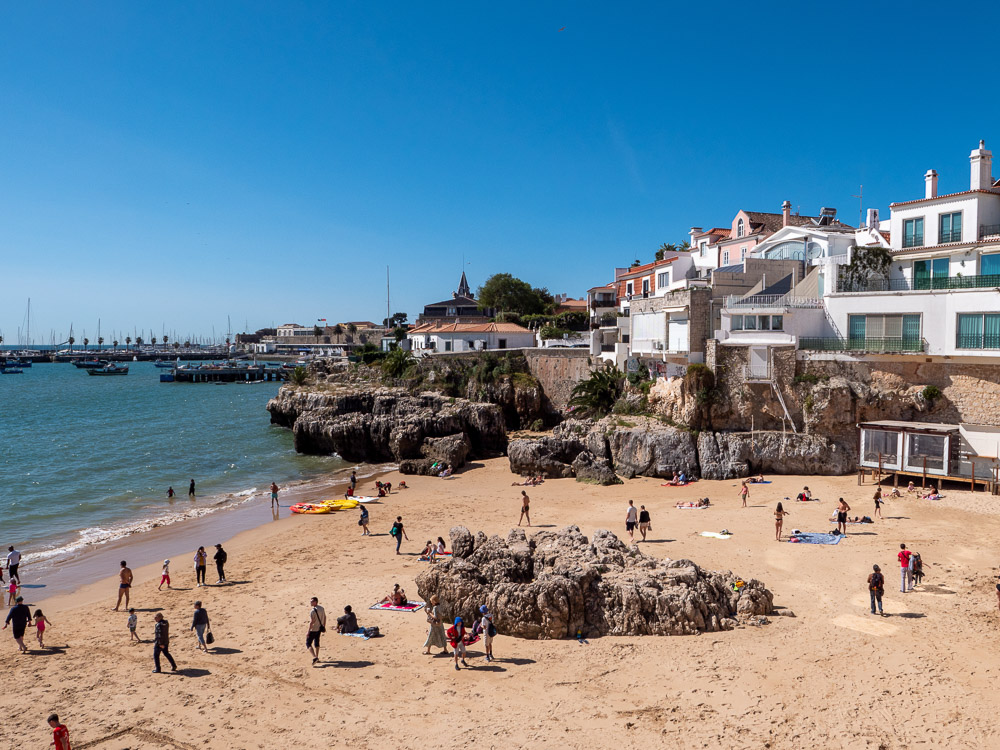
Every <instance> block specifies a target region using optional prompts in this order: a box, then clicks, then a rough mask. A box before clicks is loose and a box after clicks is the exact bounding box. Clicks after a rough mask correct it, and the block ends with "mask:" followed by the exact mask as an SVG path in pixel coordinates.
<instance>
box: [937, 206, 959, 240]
mask: <svg viewBox="0 0 1000 750" xmlns="http://www.w3.org/2000/svg"><path fill="white" fill-rule="evenodd" d="M961 241H962V212H961V211H958V212H956V213H953V214H941V218H940V225H939V231H938V242H939V243H944V242H961Z"/></svg>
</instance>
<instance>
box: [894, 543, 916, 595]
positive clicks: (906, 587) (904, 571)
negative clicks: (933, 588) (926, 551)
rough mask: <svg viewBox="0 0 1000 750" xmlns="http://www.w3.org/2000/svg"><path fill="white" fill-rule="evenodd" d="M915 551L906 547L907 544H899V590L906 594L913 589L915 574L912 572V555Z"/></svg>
mask: <svg viewBox="0 0 1000 750" xmlns="http://www.w3.org/2000/svg"><path fill="white" fill-rule="evenodd" d="M912 554H913V553H912V552H910V550H908V549H906V545H905V544H901V545H899V554H898V555H896V557H898V558H899V587H900V588H899V590H900V591H902V592H903V593H904V594H905V593H906V592H907V591H913V574H912V573H911V572H910V555H912Z"/></svg>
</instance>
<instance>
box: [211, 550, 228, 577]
mask: <svg viewBox="0 0 1000 750" xmlns="http://www.w3.org/2000/svg"><path fill="white" fill-rule="evenodd" d="M212 559H213V560H215V569H216V570H218V571H219V580H218V581H216V583H228V581H227V580H226V561H227V560H228V559H229V555H227V554H226V551H225V550H224V549H222V545H221V544H216V545H215V555H213V556H212Z"/></svg>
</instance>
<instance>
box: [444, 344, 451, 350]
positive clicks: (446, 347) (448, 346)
mask: <svg viewBox="0 0 1000 750" xmlns="http://www.w3.org/2000/svg"><path fill="white" fill-rule="evenodd" d="M444 350H445V351H446V352H450V351H451V342H450V341H445V342H444Z"/></svg>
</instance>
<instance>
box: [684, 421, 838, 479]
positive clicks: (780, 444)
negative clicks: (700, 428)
mask: <svg viewBox="0 0 1000 750" xmlns="http://www.w3.org/2000/svg"><path fill="white" fill-rule="evenodd" d="M698 458H699V462H700V464H701V477H702V479H733V478H735V477H746V476H750V474H756V473H758V472H763V473H765V474H823V475H837V474H850V473H851V472H852V471H854V469H855V467H856V463H855V457H854V456H853V455H851V454H850V453H848V452H847V451H846V450H844V449H843V448H842V447H840V446H838V445H837V443H835V442H833V441H832V440H830V439H828V438H825V437H821V436H819V435H794V434H793V435H789V434H787V433H781V432H753V433H749V432H703V433H701V434H700V435H699V436H698Z"/></svg>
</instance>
